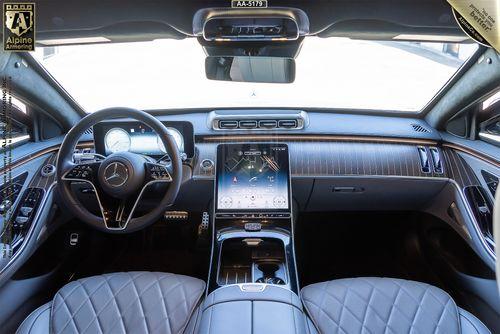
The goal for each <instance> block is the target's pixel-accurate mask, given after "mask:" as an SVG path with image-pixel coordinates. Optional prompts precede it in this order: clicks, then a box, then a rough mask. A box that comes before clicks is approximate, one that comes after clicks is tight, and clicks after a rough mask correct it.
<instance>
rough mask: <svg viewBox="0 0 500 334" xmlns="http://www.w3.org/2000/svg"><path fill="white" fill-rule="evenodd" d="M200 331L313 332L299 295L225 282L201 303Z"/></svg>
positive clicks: (272, 286)
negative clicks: (225, 284) (225, 283)
mask: <svg viewBox="0 0 500 334" xmlns="http://www.w3.org/2000/svg"><path fill="white" fill-rule="evenodd" d="M199 329H200V331H199V332H200V333H217V334H225V333H253V334H260V333H262V334H274V333H276V334H278V333H279V334H287V333H290V334H299V333H304V334H309V333H316V331H315V329H314V327H313V326H312V324H311V323H310V321H309V320H308V319H307V317H306V315H305V314H304V311H303V308H302V303H301V301H300V298H299V297H298V296H297V295H296V294H295V293H294V292H292V291H290V290H288V289H286V288H283V287H280V286H275V285H267V284H261V283H251V284H250V283H248V284H236V285H227V286H225V287H222V288H219V289H217V290H215V291H214V292H212V293H211V294H210V295H208V297H207V298H206V300H205V301H204V303H203V306H202V316H201V322H200V327H199Z"/></svg>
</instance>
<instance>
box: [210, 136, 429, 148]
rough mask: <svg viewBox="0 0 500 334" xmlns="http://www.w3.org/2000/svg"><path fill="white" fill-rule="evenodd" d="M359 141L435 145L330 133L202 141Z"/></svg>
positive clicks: (413, 140)
mask: <svg viewBox="0 0 500 334" xmlns="http://www.w3.org/2000/svg"><path fill="white" fill-rule="evenodd" d="M245 140H247V141H248V140H251V141H272V142H276V141H360V142H366V143H376V142H382V143H398V144H417V145H431V146H436V145H437V144H438V143H437V141H435V140H428V139H409V138H392V137H363V136H332V135H298V136H297V135H270V136H266V135H258V136H253V135H224V136H205V137H202V141H204V142H227V141H245Z"/></svg>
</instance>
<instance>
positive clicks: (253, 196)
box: [216, 144, 290, 211]
mask: <svg viewBox="0 0 500 334" xmlns="http://www.w3.org/2000/svg"><path fill="white" fill-rule="evenodd" d="M289 178H290V176H289V165H288V147H287V145H286V144H221V145H219V146H218V148H217V190H216V191H217V209H218V210H278V211H280V210H288V209H289V208H290V203H289V202H290V198H289V197H290V194H289Z"/></svg>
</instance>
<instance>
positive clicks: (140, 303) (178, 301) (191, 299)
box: [18, 272, 205, 334]
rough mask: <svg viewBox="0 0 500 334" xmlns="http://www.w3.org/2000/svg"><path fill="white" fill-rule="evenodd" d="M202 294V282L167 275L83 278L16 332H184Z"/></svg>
mask: <svg viewBox="0 0 500 334" xmlns="http://www.w3.org/2000/svg"><path fill="white" fill-rule="evenodd" d="M204 290H205V283H204V282H203V281H201V280H199V279H196V278H192V277H187V276H182V275H174V274H167V273H154V272H128V273H114V274H106V275H100V276H93V277H88V278H83V279H80V280H77V281H73V282H71V283H69V284H67V285H65V286H64V287H62V288H61V289H60V290H59V291H58V292H57V294H56V295H55V297H54V299H53V300H52V302H51V303H48V304H45V305H43V306H41V307H40V308H38V309H37V310H35V311H34V312H33V313H32V314H31V315H30V316H28V318H26V320H25V321H24V322H23V323H22V324H21V326H20V327H19V329H18V333H20V334H27V333H29V334H35V333H36V334H38V333H49V332H50V333H56V334H58V333H138V334H140V333H166V334H170V333H183V332H184V330H185V329H186V327H187V326H188V322H189V319H190V317H191V315H192V313H193V312H194V310H195V308H196V307H197V306H198V304H199V302H200V299H201V297H202V295H203V292H204Z"/></svg>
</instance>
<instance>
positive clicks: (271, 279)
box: [256, 263, 286, 285]
mask: <svg viewBox="0 0 500 334" xmlns="http://www.w3.org/2000/svg"><path fill="white" fill-rule="evenodd" d="M257 269H258V270H260V271H261V272H262V277H260V278H259V279H257V281H256V282H257V283H267V284H279V285H284V284H286V283H285V281H284V280H283V279H282V278H280V277H277V275H276V273H277V272H278V271H279V270H280V266H279V265H277V264H275V263H261V264H259V265H258V266H257Z"/></svg>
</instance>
